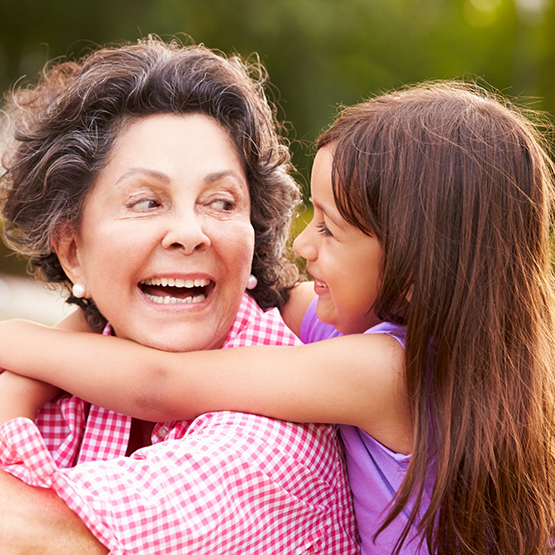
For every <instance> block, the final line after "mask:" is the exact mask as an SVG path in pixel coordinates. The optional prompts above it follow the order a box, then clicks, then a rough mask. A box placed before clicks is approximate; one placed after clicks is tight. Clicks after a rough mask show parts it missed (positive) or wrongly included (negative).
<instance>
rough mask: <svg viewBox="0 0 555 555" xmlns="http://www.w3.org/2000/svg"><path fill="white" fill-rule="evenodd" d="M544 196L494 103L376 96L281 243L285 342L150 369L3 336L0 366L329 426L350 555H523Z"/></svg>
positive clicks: (530, 538)
mask: <svg viewBox="0 0 555 555" xmlns="http://www.w3.org/2000/svg"><path fill="white" fill-rule="evenodd" d="M552 195H553V189H552V166H551V164H550V162H549V159H548V156H547V155H546V153H545V151H544V150H543V149H542V147H541V146H540V142H539V139H538V135H537V134H536V132H535V130H534V128H533V125H532V124H531V123H530V122H529V121H528V120H527V119H525V118H524V117H523V116H522V115H520V113H519V112H518V111H517V110H516V109H515V108H513V107H512V106H510V105H508V104H506V103H502V102H500V101H499V100H497V99H495V98H494V97H492V96H491V95H489V94H488V93H486V92H484V91H482V90H480V89H479V88H478V87H471V86H466V85H462V84H456V83H437V84H426V85H422V86H417V87H413V88H409V89H406V90H403V91H401V92H396V93H392V94H387V95H384V96H380V97H377V98H374V99H373V100H370V101H367V102H364V103H362V104H360V105H357V106H354V107H352V108H349V109H347V110H345V111H344V112H343V113H342V114H341V115H340V117H339V118H338V119H337V121H336V122H335V123H334V124H333V125H332V126H331V128H330V129H328V130H327V131H326V132H325V133H324V134H323V135H322V136H321V137H320V139H319V142H318V153H317V156H316V159H315V162H314V168H313V175H312V202H313V204H314V218H313V220H312V222H311V223H310V224H309V225H308V227H307V228H306V230H305V231H304V232H303V233H302V234H301V235H300V236H299V237H298V238H297V240H296V241H295V245H294V247H295V250H296V252H297V253H298V254H299V255H301V256H303V257H304V258H306V259H307V270H308V272H309V273H310V274H311V275H312V276H313V277H314V283H313V284H307V283H305V284H301V285H299V286H298V287H297V288H296V289H294V291H293V294H292V296H291V300H290V301H289V303H288V304H287V305H286V307H285V309H284V311H283V316H284V319H285V320H286V322H287V323H288V325H289V326H290V327H291V329H293V331H295V332H296V333H297V334H298V335H299V336H300V338H301V339H302V340H303V342H304V343H307V345H304V346H301V347H247V348H243V349H232V350H228V351H218V350H216V351H203V352H197V353H169V352H162V351H154V350H150V349H148V348H146V347H143V346H141V345H138V344H135V343H131V342H129V341H125V340H123V339H118V338H116V337H101V336H98V335H93V334H83V333H77V332H71V331H63V330H55V329H47V328H44V327H41V326H38V325H35V324H31V323H27V322H7V323H3V324H2V329H1V330H0V331H1V333H0V365H1V366H2V367H4V368H7V369H10V370H13V371H14V372H17V373H19V374H22V375H25V376H28V377H31V378H35V379H40V380H45V381H47V382H51V383H53V384H55V385H57V386H59V387H62V388H64V389H65V390H68V391H71V392H72V393H74V394H77V395H79V396H81V397H83V398H85V399H86V400H87V401H91V402H94V403H97V404H101V405H103V406H106V407H108V408H111V409H114V410H118V411H120V412H125V413H128V414H130V415H132V416H135V417H140V418H143V419H147V420H153V421H160V420H173V419H178V418H189V417H192V416H195V415H197V414H199V413H202V412H206V411H212V410H221V409H229V410H242V411H249V412H255V413H262V414H265V415H267V416H271V417H276V418H282V419H287V420H294V421H309V422H336V423H339V424H340V430H341V434H342V437H343V440H344V443H345V447H346V457H347V464H348V470H349V477H350V480H351V485H352V490H353V494H354V501H355V510H356V514H357V520H358V524H359V529H360V535H361V539H362V551H363V553H419V552H425V551H426V549H427V551H428V552H429V553H439V554H449V553H453V554H455V553H457V554H466V553H468V554H470V553H472V554H478V553H479V554H486V553H487V554H490V553H499V554H517V553H518V554H527V555H528V554H540V553H542V554H544V553H547V552H548V550H549V549H550V547H551V545H552V543H551V536H552V533H553V530H552V524H553V522H555V496H554V493H553V489H552V484H554V483H555V459H554V452H555V451H554V448H555V445H554V430H555V426H554V423H555V421H554V411H553V409H554V391H555V376H554V372H553V368H554V364H553V363H554V360H553V359H554V357H553V354H554V344H553V337H554V334H555V330H554V329H553V328H554V326H553V306H554V301H555V299H554V298H553V297H554V296H553V282H552V273H551V266H550V245H549V241H550V237H549V230H550V215H551V208H552V204H551V203H552ZM107 279H109V276H107ZM81 285H83V288H84V289H86V284H81ZM149 295H154V296H158V297H165V296H169V297H171V296H172V288H171V287H169V286H166V287H164V286H163V285H162V284H160V285H159V286H156V285H152V287H151V290H149ZM313 297H316V299H315V300H314V301H313ZM324 339H325V341H320V340H324ZM76 361H79V362H78V363H77V362H76ZM122 388H125V390H126V392H127V394H126V395H125V396H121V395H119V391H120V390H121V389H122ZM38 397H40V396H38ZM32 410H33V409H29V411H30V412H31V413H32ZM31 415H32V414H31Z"/></svg>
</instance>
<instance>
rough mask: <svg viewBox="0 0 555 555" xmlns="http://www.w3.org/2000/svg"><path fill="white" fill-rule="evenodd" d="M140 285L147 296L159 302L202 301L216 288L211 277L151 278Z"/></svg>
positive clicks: (187, 302)
mask: <svg viewBox="0 0 555 555" xmlns="http://www.w3.org/2000/svg"><path fill="white" fill-rule="evenodd" d="M139 287H140V289H141V290H142V292H143V293H144V295H145V297H146V298H147V299H149V300H151V301H152V302H155V303H157V304H192V303H201V302H202V301H204V300H205V299H206V297H207V296H208V295H209V293H210V291H211V290H212V289H213V288H214V282H213V281H212V280H210V279H181V278H149V279H145V280H143V281H141V282H140V283H139Z"/></svg>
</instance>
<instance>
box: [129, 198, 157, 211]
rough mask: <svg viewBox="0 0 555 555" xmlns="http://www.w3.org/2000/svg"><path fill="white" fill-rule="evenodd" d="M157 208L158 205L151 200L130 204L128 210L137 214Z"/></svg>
mask: <svg viewBox="0 0 555 555" xmlns="http://www.w3.org/2000/svg"><path fill="white" fill-rule="evenodd" d="M158 206H160V204H159V203H158V202H156V201H155V200H152V199H144V200H139V201H137V202H133V203H131V204H130V208H132V209H133V210H137V211H138V212H144V211H147V210H152V209H153V208H158Z"/></svg>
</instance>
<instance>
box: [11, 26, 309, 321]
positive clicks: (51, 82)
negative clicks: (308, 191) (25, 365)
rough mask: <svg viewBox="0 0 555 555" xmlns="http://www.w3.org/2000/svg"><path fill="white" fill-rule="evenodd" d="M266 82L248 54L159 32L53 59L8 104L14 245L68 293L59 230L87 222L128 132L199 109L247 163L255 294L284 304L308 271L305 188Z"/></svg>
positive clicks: (93, 312) (89, 309) (91, 315)
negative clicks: (297, 253) (300, 243)
mask: <svg viewBox="0 0 555 555" xmlns="http://www.w3.org/2000/svg"><path fill="white" fill-rule="evenodd" d="M266 84H267V74H266V71H265V69H264V67H263V66H262V65H261V64H260V63H259V62H258V61H257V60H256V59H251V60H250V61H249V62H248V63H247V62H246V61H245V60H243V59H242V58H240V57H239V56H238V55H234V56H231V57H229V58H227V57H225V56H224V55H222V54H221V53H219V52H216V51H212V50H209V49H208V48H205V47H203V46H197V45H186V46H184V45H182V44H180V43H179V42H177V40H173V41H172V42H170V43H165V42H163V41H162V40H160V39H158V38H157V37H152V36H149V37H147V38H145V39H143V40H141V41H139V42H138V43H136V44H122V45H117V46H114V47H109V46H107V47H104V48H99V49H98V50H96V51H93V52H92V53H90V54H89V55H86V56H84V57H83V58H81V59H80V60H77V61H66V62H62V63H59V64H57V65H53V66H52V65H51V64H47V65H46V67H45V69H44V71H43V75H42V79H41V80H40V82H39V83H38V85H37V86H35V87H30V88H27V87H24V86H20V87H19V88H16V89H14V90H13V91H11V94H10V95H9V96H8V98H7V104H6V107H5V110H4V111H5V113H6V114H7V115H8V118H9V120H11V124H12V127H13V140H12V141H11V149H10V150H8V151H7V154H6V155H5V156H4V158H3V160H2V162H3V166H4V168H5V170H6V172H5V173H4V175H3V176H2V177H1V179H0V185H1V186H2V197H3V198H2V215H3V224H4V233H5V238H6V240H7V242H8V244H9V246H11V247H12V248H13V249H15V250H16V251H18V252H20V253H22V254H24V255H26V256H29V257H30V258H31V262H32V263H33V264H34V266H35V267H36V274H37V276H38V277H41V278H43V279H45V280H46V281H48V282H51V283H61V284H64V285H65V286H66V287H67V288H68V290H69V291H70V290H71V289H70V287H71V283H70V281H69V280H68V278H67V276H66V275H65V273H64V271H63V269H62V267H61V265H60V262H59V260H58V257H57V255H56V252H55V250H54V248H53V237H54V236H55V235H56V233H58V232H59V231H60V229H64V228H67V227H69V228H77V227H78V225H79V220H80V218H81V213H82V208H83V203H84V201H85V198H86V197H87V195H88V193H89V191H90V190H91V189H92V187H94V183H95V179H96V177H97V175H98V173H99V172H100V170H102V168H103V167H104V166H105V165H106V163H107V160H108V159H109V156H110V154H111V151H112V147H113V144H114V142H115V141H116V139H117V137H118V136H119V134H120V133H121V132H122V130H123V129H125V126H126V125H129V124H130V123H132V122H133V121H135V120H137V119H139V118H142V117H146V116H149V115H152V114H167V113H169V114H195V113H201V114H205V115H207V116H209V117H212V118H214V119H215V120H216V121H217V122H218V123H219V124H220V125H221V126H222V127H223V128H224V129H226V130H227V131H228V132H229V136H230V138H231V139H232V141H233V142H234V143H235V145H236V147H237V151H238V153H239V155H240V157H241V159H242V162H243V165H244V167H245V172H246V175H247V178H248V182H249V190H250V199H251V222H252V225H253V227H254V230H255V248H254V258H253V262H252V273H253V274H254V275H255V276H256V277H257V279H258V286H257V287H256V288H255V289H253V290H252V291H251V294H252V296H253V297H254V298H255V299H256V301H257V302H258V303H259V304H260V306H262V308H269V307H273V306H278V307H281V306H282V305H283V304H285V302H287V299H288V298H289V291H290V289H291V287H292V286H293V285H294V284H295V283H296V280H297V278H298V272H297V269H296V266H295V265H294V264H293V262H292V261H291V260H290V257H289V246H288V239H289V228H290V223H291V219H292V215H293V213H294V211H295V209H296V207H297V205H298V204H299V203H300V192H299V188H298V186H297V184H296V183H295V181H294V179H293V178H292V177H291V175H290V173H291V169H292V165H291V159H290V154H289V150H288V148H287V146H286V144H285V142H284V140H283V137H282V136H281V135H279V134H278V131H280V130H281V126H280V124H279V123H278V121H277V118H276V110H275V107H274V106H273V105H272V104H271V102H270V101H269V99H268V98H267V96H266V94H265V91H264V87H265V85H266ZM68 302H74V303H78V304H80V303H83V302H85V303H86V306H83V308H84V309H85V311H86V313H87V316H88V319H89V323H90V324H91V325H93V326H94V327H102V326H103V325H104V324H105V322H106V321H105V319H104V318H103V316H102V315H100V314H99V313H98V310H97V309H96V306H95V305H94V301H93V302H90V303H88V302H87V301H84V300H83V299H76V298H75V297H73V296H70V297H69V299H68Z"/></svg>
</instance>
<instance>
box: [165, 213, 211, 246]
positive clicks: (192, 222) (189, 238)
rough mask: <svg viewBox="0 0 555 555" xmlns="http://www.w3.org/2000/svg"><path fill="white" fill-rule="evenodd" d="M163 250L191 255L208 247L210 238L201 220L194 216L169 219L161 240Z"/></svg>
mask: <svg viewBox="0 0 555 555" xmlns="http://www.w3.org/2000/svg"><path fill="white" fill-rule="evenodd" d="M162 246H163V247H164V248H165V249H182V250H183V251H184V253H185V254H193V253H194V252H197V251H202V250H205V249H206V248H207V247H209V246H210V238H209V237H208V235H207V234H206V233H205V231H204V229H203V226H202V219H201V218H199V217H198V216H196V215H191V214H189V215H187V216H181V217H178V216H175V217H173V218H171V221H170V223H169V226H168V229H167V231H166V233H165V235H164V238H163V239H162Z"/></svg>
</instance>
